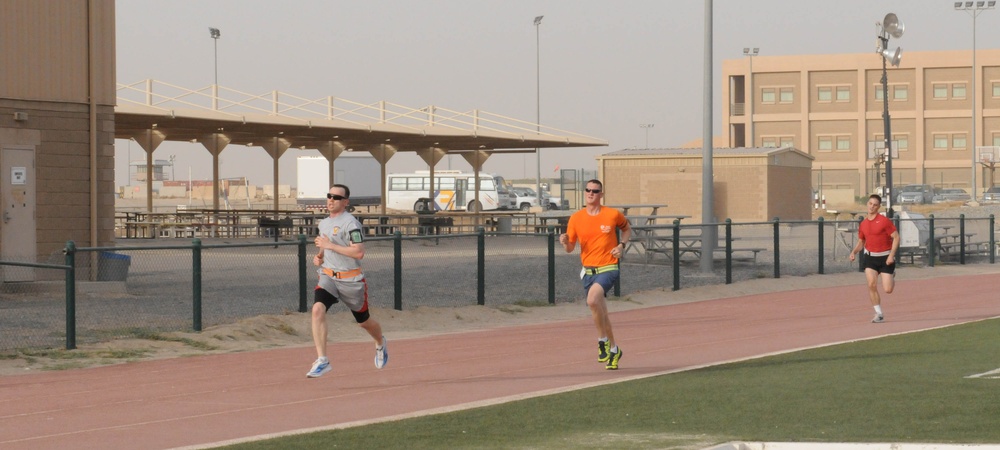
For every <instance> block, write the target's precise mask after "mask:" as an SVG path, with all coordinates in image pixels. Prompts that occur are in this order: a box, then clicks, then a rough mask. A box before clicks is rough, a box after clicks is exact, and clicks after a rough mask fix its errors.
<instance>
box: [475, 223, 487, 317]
mask: <svg viewBox="0 0 1000 450" xmlns="http://www.w3.org/2000/svg"><path fill="white" fill-rule="evenodd" d="M476 233H477V234H478V236H476V237H477V243H476V303H478V304H479V305H480V306H482V305H485V304H486V230H485V229H484V228H483V227H479V229H478V230H476Z"/></svg>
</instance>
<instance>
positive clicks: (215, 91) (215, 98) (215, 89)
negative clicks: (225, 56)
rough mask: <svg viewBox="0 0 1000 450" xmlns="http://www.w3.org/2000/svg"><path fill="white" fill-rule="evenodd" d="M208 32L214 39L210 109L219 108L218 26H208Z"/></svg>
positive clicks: (219, 34)
mask: <svg viewBox="0 0 1000 450" xmlns="http://www.w3.org/2000/svg"><path fill="white" fill-rule="evenodd" d="M208 34H209V36H211V37H212V40H213V41H215V84H213V85H212V109H219V37H220V36H222V33H220V32H219V29H218V28H212V27H208Z"/></svg>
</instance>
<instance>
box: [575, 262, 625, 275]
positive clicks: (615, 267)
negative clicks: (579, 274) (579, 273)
mask: <svg viewBox="0 0 1000 450" xmlns="http://www.w3.org/2000/svg"><path fill="white" fill-rule="evenodd" d="M612 270H618V264H608V265H606V266H601V267H584V268H583V273H585V274H587V275H597V274H599V273H604V272H610V271H612Z"/></svg>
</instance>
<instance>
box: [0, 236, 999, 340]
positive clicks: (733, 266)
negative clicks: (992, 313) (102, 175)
mask: <svg viewBox="0 0 1000 450" xmlns="http://www.w3.org/2000/svg"><path fill="white" fill-rule="evenodd" d="M857 224H858V222H857V221H856V220H845V221H822V220H820V221H797V222H780V221H774V222H761V223H739V224H729V226H728V227H727V224H724V223H722V224H711V225H707V228H708V229H709V230H714V232H715V233H717V236H718V245H717V249H718V250H716V251H714V252H713V257H712V264H711V266H710V270H707V271H706V270H705V269H703V267H702V266H703V265H702V261H701V254H700V252H701V249H702V244H701V237H702V234H704V233H705V231H706V225H704V224H697V225H679V224H678V225H677V227H676V228H677V229H676V235H677V238H675V236H674V235H675V231H674V229H673V228H672V227H659V228H657V229H654V230H650V232H644V233H642V234H640V228H641V227H636V230H635V231H634V233H633V236H632V241H633V243H634V244H636V245H635V246H634V247H630V248H629V250H628V251H627V252H626V254H625V256H624V257H623V259H622V261H621V266H622V276H621V281H620V285H619V287H618V288H617V291H618V293H619V294H620V295H622V296H628V295H630V294H632V293H635V292H640V291H648V290H665V291H670V290H675V289H681V288H689V287H694V286H704V285H713V284H723V283H727V282H739V281H744V280H750V279H756V278H771V277H775V278H778V277H789V276H805V275H812V274H818V273H843V272H849V271H858V270H859V269H858V264H857V263H856V262H855V263H851V262H850V261H849V259H848V253H849V252H850V251H851V249H852V248H853V247H854V245H855V244H856V242H857ZM899 226H900V228H901V229H902V228H904V227H907V228H909V227H911V226H912V227H915V228H919V229H924V228H926V230H924V231H923V232H925V233H926V236H920V237H921V238H923V241H924V242H928V243H932V244H931V245H925V246H924V247H923V248H921V247H917V248H912V249H910V248H903V249H901V252H900V253H901V257H900V258H899V259H900V265H901V266H903V267H905V266H907V265H913V266H930V265H935V264H981V263H987V264H988V263H994V262H995V253H996V249H997V245H996V241H995V236H994V234H995V233H994V231H993V230H994V229H995V228H994V227H995V223H994V221H993V218H992V216H991V217H989V218H973V219H966V218H964V217H958V218H941V219H935V218H933V217H928V218H923V219H919V220H912V221H905V220H904V221H900V222H899ZM727 230H728V232H727ZM919 232H921V231H920V230H918V233H919ZM935 232H936V233H935ZM709 237H712V236H709ZM148 242H156V241H145V242H143V241H138V240H125V241H120V242H119V245H118V246H116V247H113V248H80V249H77V251H76V252H75V253H74V252H70V254H73V257H72V261H67V260H66V255H63V254H58V255H51V256H50V258H49V259H48V260H47V261H45V262H44V263H46V264H48V265H49V266H51V267H48V266H46V267H34V268H33V269H32V270H34V271H35V272H34V273H35V278H36V281H34V282H24V283H3V284H2V286H3V291H2V292H0V352H4V351H11V350H15V349H23V348H58V347H61V346H63V344H64V343H66V342H68V340H69V339H70V338H74V339H75V340H78V341H80V342H86V343H94V342H103V341H107V340H112V339H118V338H124V337H135V336H140V337H142V336H150V335H155V334H156V333H159V332H167V331H190V330H201V329H202V327H211V326H214V325H219V324H226V323H233V322H236V321H239V320H241V319H245V318H249V317H254V316H259V315H264V314H299V313H300V311H301V312H304V311H305V310H306V307H307V306H306V305H307V304H311V302H312V296H313V294H312V290H313V288H314V286H315V285H316V282H317V274H316V268H315V267H314V266H312V256H313V254H314V253H315V247H313V246H312V245H311V242H308V243H307V241H306V240H305V238H304V237H303V238H301V240H297V241H296V240H293V241H282V242H278V243H274V242H270V241H267V240H265V239H257V240H254V239H247V240H240V241H237V242H231V241H222V240H206V241H205V242H203V243H202V242H201V241H200V240H196V242H197V243H198V244H199V245H196V243H195V242H193V243H192V244H189V245H171V246H144V245H143V244H144V243H148ZM727 242H728V245H729V247H730V248H731V253H728V254H729V255H730V257H731V259H730V260H729V261H728V264H727V257H726V256H727V252H726V250H725V249H726V246H727ZM952 242H957V243H958V244H957V245H953V244H952ZM973 243H977V244H975V245H971V244H973ZM365 247H366V255H365V258H364V260H363V262H362V266H363V269H364V271H365V274H366V278H367V280H368V283H369V286H368V294H369V303H370V305H372V306H373V307H378V308H395V309H402V310H408V309H414V308H417V307H420V306H433V307H454V306H465V305H475V304H481V305H486V306H501V305H508V304H547V303H550V302H568V301H578V300H581V299H583V298H584V293H583V289H582V286H581V283H580V278H579V276H580V259H579V250H577V251H575V252H573V253H571V254H568V253H566V252H565V251H564V250H563V248H562V246H561V245H560V244H559V243H558V236H556V235H555V234H533V233H486V232H480V233H473V234H455V235H432V236H416V237H401V236H396V237H378V238H371V239H368V240H366V241H365ZM963 248H964V249H969V250H970V251H967V252H963V251H962V249H963ZM196 250H197V251H196ZM973 250H974V251H973ZM196 255H200V258H197V256H196ZM300 255H301V256H300ZM21 263H26V262H16V261H0V266H3V269H4V270H5V271H6V270H13V269H15V267H14V265H17V264H21ZM32 263H33V262H32ZM199 263H200V265H199ZM62 264H65V265H62ZM41 265H45V264H41ZM69 266H72V267H74V268H75V270H73V271H72V274H73V276H74V278H75V283H74V286H75V299H74V301H73V305H72V306H71V305H70V304H69V303H70V302H69V301H68V300H69V299H68V298H67V297H68V294H67V290H66V286H67V283H66V281H65V279H64V274H65V272H66V270H64V269H63V268H64V267H69ZM199 268H200V270H199ZM16 269H17V270H23V269H24V268H23V267H16ZM860 282H861V281H860V280H859V283H860ZM613 294H614V293H609V295H613ZM71 308H72V309H73V311H72V313H73V316H74V319H73V320H74V322H75V323H74V324H73V327H72V328H70V324H69V321H70V319H69V316H70V314H69V312H70V311H69V310H70V309H71ZM67 330H70V331H71V332H73V333H74V334H75V336H68V335H67Z"/></svg>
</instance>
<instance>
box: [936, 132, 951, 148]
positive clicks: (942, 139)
mask: <svg viewBox="0 0 1000 450" xmlns="http://www.w3.org/2000/svg"><path fill="white" fill-rule="evenodd" d="M934 150H948V135H947V134H935V135H934Z"/></svg>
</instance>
